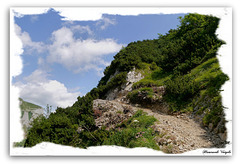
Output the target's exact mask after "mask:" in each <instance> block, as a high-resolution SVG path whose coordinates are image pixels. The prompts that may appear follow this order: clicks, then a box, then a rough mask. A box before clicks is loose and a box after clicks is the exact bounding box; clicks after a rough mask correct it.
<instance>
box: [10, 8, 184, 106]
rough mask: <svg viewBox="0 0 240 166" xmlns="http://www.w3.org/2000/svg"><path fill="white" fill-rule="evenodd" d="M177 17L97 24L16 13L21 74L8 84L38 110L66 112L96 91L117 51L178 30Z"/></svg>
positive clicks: (112, 18) (110, 18) (105, 19)
mask: <svg viewBox="0 0 240 166" xmlns="http://www.w3.org/2000/svg"><path fill="white" fill-rule="evenodd" d="M80 13H81V12H80ZM80 13H79V14H80ZM179 16H184V14H140V15H121V14H101V17H100V18H99V19H95V20H80V21H74V20H68V19H66V18H65V17H64V16H62V14H61V13H60V12H59V11H56V10H54V9H48V10H47V11H46V12H45V13H41V14H32V15H19V14H16V13H15V16H14V28H15V33H16V35H17V36H18V37H19V39H20V40H21V42H22V47H23V53H22V54H21V55H20V56H21V58H22V62H23V68H22V72H21V74H19V75H17V76H15V77H13V79H12V84H13V85H14V86H16V87H18V88H19V89H20V97H21V98H23V99H24V100H26V101H29V102H32V103H34V104H37V105H40V106H42V107H43V108H45V107H46V105H47V104H49V105H51V106H53V108H56V107H67V106H71V105H72V104H73V103H74V102H75V101H76V100H77V97H78V96H83V95H85V94H86V93H87V92H89V91H90V90H91V89H92V88H94V87H96V86H97V84H98V81H99V80H100V79H101V77H102V76H103V71H104V69H105V68H106V66H108V65H110V63H111V61H112V60H113V56H114V55H116V54H117V52H118V51H119V50H120V49H121V48H122V47H125V46H127V44H129V43H130V42H134V41H139V40H146V39H156V38H158V33H161V34H165V33H167V32H168V31H169V30H170V29H175V28H177V26H178V25H179V19H178V17H179Z"/></svg>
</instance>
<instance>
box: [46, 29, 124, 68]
mask: <svg viewBox="0 0 240 166" xmlns="http://www.w3.org/2000/svg"><path fill="white" fill-rule="evenodd" d="M52 41H53V43H52V45H50V46H49V56H48V57H47V61H48V62H50V63H54V62H55V63H59V64H62V65H63V66H64V67H66V68H67V69H68V70H70V71H74V72H81V71H86V70H89V69H95V70H97V71H98V70H99V65H104V64H107V62H105V61H104V60H103V58H104V56H106V55H108V54H111V53H115V52H118V51H119V50H120V49H121V47H122V44H118V43H117V42H116V41H114V40H113V39H103V40H95V39H91V38H88V39H86V40H81V39H76V38H74V33H73V31H72V30H71V29H70V28H67V27H62V28H61V29H58V30H56V31H54V32H53V33H52Z"/></svg>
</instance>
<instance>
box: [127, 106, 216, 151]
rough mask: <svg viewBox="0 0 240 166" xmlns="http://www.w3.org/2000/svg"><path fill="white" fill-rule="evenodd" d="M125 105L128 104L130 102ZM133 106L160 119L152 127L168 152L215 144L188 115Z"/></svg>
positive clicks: (159, 142) (161, 147)
mask: <svg viewBox="0 0 240 166" xmlns="http://www.w3.org/2000/svg"><path fill="white" fill-rule="evenodd" d="M122 104H123V103H122ZM123 105H126V106H127V105H128V104H123ZM131 107H132V108H133V109H134V110H139V109H141V110H143V111H144V112H146V113H147V114H148V115H151V116H154V117H155V118H156V119H157V120H158V121H157V122H155V125H154V126H152V127H153V129H154V130H155V131H157V132H159V135H160V136H159V138H156V141H157V142H158V144H159V146H160V149H162V150H163V151H165V152H167V153H183V152H186V151H190V150H194V149H198V148H209V147H212V146H213V144H212V142H211V141H210V140H211V138H210V136H209V135H208V134H207V132H206V131H205V130H204V129H203V128H202V127H201V126H200V125H199V124H198V123H196V122H195V121H194V120H193V119H191V118H189V116H187V115H184V114H181V115H177V116H173V115H166V114H162V113H157V112H153V111H152V110H150V109H146V108H141V107H135V106H131Z"/></svg>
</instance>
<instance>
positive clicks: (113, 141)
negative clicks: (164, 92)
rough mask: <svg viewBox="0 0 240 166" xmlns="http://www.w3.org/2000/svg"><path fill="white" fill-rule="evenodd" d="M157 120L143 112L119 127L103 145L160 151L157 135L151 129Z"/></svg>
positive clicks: (137, 113) (111, 132)
mask: <svg viewBox="0 0 240 166" xmlns="http://www.w3.org/2000/svg"><path fill="white" fill-rule="evenodd" d="M155 121H156V119H155V118H154V117H152V116H147V115H146V113H143V111H142V110H139V111H138V112H136V114H135V115H134V116H133V117H131V118H130V119H129V120H127V121H125V122H123V123H122V124H120V125H118V126H117V127H116V129H114V130H112V131H110V132H109V137H108V138H107V139H106V140H104V142H103V145H118V146H124V147H129V148H134V147H148V148H152V149H156V150H159V147H158V146H157V144H156V142H155V141H154V137H155V136H156V134H155V133H154V131H153V129H152V128H150V126H151V125H153V124H154V122H155Z"/></svg>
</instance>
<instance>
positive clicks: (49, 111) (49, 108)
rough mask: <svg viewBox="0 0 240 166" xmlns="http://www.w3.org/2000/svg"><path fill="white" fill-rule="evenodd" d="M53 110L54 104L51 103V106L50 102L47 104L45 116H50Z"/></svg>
mask: <svg viewBox="0 0 240 166" xmlns="http://www.w3.org/2000/svg"><path fill="white" fill-rule="evenodd" d="M51 112H52V106H51V105H50V106H49V104H47V106H46V108H45V117H46V118H48V117H49V115H50V114H51Z"/></svg>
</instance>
